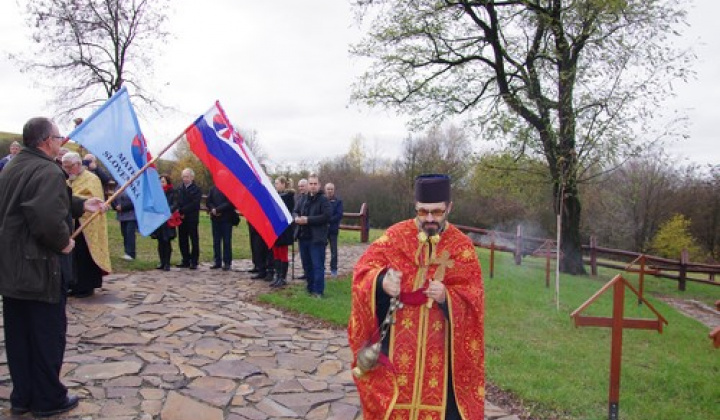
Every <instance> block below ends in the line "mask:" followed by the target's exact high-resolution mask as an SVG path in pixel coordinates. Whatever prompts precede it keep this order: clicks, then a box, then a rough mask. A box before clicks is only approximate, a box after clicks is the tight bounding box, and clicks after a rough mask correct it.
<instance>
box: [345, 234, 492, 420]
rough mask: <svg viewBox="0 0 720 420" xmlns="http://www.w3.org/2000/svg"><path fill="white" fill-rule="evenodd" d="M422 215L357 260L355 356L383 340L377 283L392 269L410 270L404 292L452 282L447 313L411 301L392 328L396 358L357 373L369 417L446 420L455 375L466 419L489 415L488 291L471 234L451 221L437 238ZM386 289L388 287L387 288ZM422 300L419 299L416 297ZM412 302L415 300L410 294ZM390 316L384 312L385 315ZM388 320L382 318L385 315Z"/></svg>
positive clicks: (392, 351)
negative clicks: (427, 233)
mask: <svg viewBox="0 0 720 420" xmlns="http://www.w3.org/2000/svg"><path fill="white" fill-rule="evenodd" d="M418 233H419V231H418V228H417V225H416V224H415V221H414V220H407V221H403V222H400V223H398V224H396V225H394V226H392V227H390V228H389V229H388V230H387V232H386V233H385V234H384V235H383V236H382V237H380V238H379V239H378V240H376V241H375V242H374V243H373V244H372V245H371V246H370V247H369V248H368V250H367V251H366V252H365V254H364V255H363V256H362V257H361V258H360V260H359V261H358V263H357V265H356V266H355V272H354V277H353V286H352V295H353V298H352V312H351V317H350V322H349V326H348V337H349V341H350V347H351V348H352V351H353V354H354V355H355V357H356V355H357V352H358V350H360V349H361V348H362V347H363V346H365V345H367V344H368V343H369V342H372V341H373V340H377V331H378V317H377V314H376V307H377V302H376V288H377V287H381V286H379V285H377V284H378V282H377V279H378V276H379V275H382V274H383V273H384V272H385V270H386V269H387V268H392V269H394V270H397V271H399V272H402V273H403V274H402V279H401V296H400V300H401V301H404V296H409V295H411V294H413V292H415V293H414V294H413V295H414V296H415V297H417V296H418V295H417V293H418V291H420V292H421V291H422V290H424V288H425V287H427V284H428V281H429V279H433V280H438V281H442V282H443V283H444V284H445V287H446V292H447V293H446V302H445V303H446V305H447V317H446V315H445V312H444V311H443V309H442V308H441V307H440V306H439V305H438V304H437V303H435V302H433V304H432V306H430V307H428V305H427V304H426V303H425V302H423V303H421V304H405V305H404V306H403V307H402V308H401V309H399V310H398V311H397V312H396V313H395V323H394V324H393V325H392V327H391V328H390V330H389V333H388V336H389V352H388V353H389V354H388V357H389V361H390V363H387V364H383V363H380V364H378V365H377V366H376V367H375V368H374V369H372V370H370V371H368V372H367V373H366V374H365V375H363V376H362V377H360V378H355V383H356V384H357V387H358V390H359V394H360V400H361V402H362V407H363V418H364V419H365V420H415V419H418V420H442V419H444V418H445V409H446V406H447V404H448V402H447V396H448V392H447V391H448V390H447V386H448V375H452V384H453V389H454V394H455V400H456V402H457V406H458V409H459V412H460V414H461V416H462V418H463V419H473V420H475V419H477V420H482V419H483V416H484V400H485V375H484V372H485V369H484V368H485V366H484V363H485V349H484V339H483V313H484V290H483V283H482V273H481V270H480V264H479V262H478V259H477V254H476V253H475V247H474V246H473V244H472V242H471V241H470V239H469V238H468V237H467V236H466V235H465V234H463V233H462V232H460V231H459V230H458V229H457V228H455V227H454V226H452V225H451V224H449V223H448V224H447V227H446V229H445V230H444V231H443V232H442V233H441V234H440V238H439V241H438V242H437V243H433V242H431V241H428V240H426V237H422V238H421V239H420V236H422V235H418ZM381 293H384V292H381ZM414 300H417V299H414ZM408 301H409V300H408ZM381 316H382V314H381ZM381 321H382V320H381Z"/></svg>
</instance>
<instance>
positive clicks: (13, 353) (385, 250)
mask: <svg viewBox="0 0 720 420" xmlns="http://www.w3.org/2000/svg"><path fill="white" fill-rule="evenodd" d="M63 140H64V136H62V135H60V133H59V131H58V127H57V125H56V124H55V123H54V122H53V121H52V120H50V119H48V118H33V119H31V120H29V121H28V122H27V123H26V124H25V126H24V127H23V143H24V147H17V149H13V148H12V147H13V146H15V145H13V146H11V154H10V155H9V156H8V157H6V158H4V159H2V160H0V165H2V166H0V273H3V275H0V295H2V301H3V327H4V338H5V348H6V353H7V364H8V369H9V373H10V377H11V380H12V383H13V389H12V392H11V394H10V402H11V409H10V412H11V414H13V415H24V414H26V413H28V412H31V413H32V414H33V415H34V416H35V417H50V416H54V415H58V414H61V413H64V412H67V411H70V410H72V409H73V408H75V407H77V406H78V401H79V398H78V397H77V396H75V395H70V394H69V393H68V390H67V388H66V387H65V385H64V384H63V383H62V382H61V380H60V372H61V368H62V363H63V358H64V351H65V345H66V333H67V315H66V311H65V305H66V299H67V296H74V297H77V298H83V297H88V296H91V295H92V294H93V293H94V290H95V289H96V288H98V287H101V286H102V278H103V276H104V275H106V274H108V273H110V272H111V269H112V268H111V265H110V255H109V247H108V236H107V220H106V211H107V210H108V206H107V205H106V204H105V203H104V200H103V198H104V196H105V191H106V189H105V188H104V186H103V179H104V175H106V174H104V175H100V174H103V170H102V169H101V168H100V167H98V165H97V163H96V161H95V159H94V156H92V155H86V156H85V158H84V159H81V157H80V155H79V154H78V153H76V152H72V151H68V150H66V149H65V150H63V148H62V147H61V145H62V142H63ZM18 146H19V145H18ZM105 179H106V181H105V182H106V183H107V180H108V179H109V177H108V178H105ZM160 184H161V186H162V188H163V191H164V192H165V198H166V199H167V203H168V206H169V208H170V210H171V212H172V216H171V217H170V218H169V219H168V220H167V221H166V222H164V223H163V224H162V225H161V226H160V227H158V228H157V229H156V230H155V231H154V232H153V233H152V235H151V236H152V238H154V239H155V240H157V251H158V258H159V265H158V267H157V268H158V269H161V270H165V271H169V270H170V269H171V268H170V259H171V256H172V241H173V240H174V239H175V238H176V237H177V238H178V242H179V248H180V253H181V260H180V263H179V264H177V267H178V268H182V269H188V270H196V269H198V264H199V255H200V249H199V243H200V241H199V230H198V226H199V220H200V211H201V209H202V196H203V193H202V191H201V189H200V188H199V187H198V185H197V184H196V183H195V173H194V172H193V170H192V169H190V168H185V169H184V170H183V171H182V174H181V184H180V185H178V186H177V187H174V186H173V183H172V181H171V179H170V177H169V176H167V175H161V176H160ZM275 189H276V191H277V193H278V195H279V196H280V198H281V200H282V203H283V204H284V205H285V207H286V208H287V210H288V212H289V213H291V214H292V225H291V226H290V227H288V228H287V229H286V230H285V231H284V232H283V233H282V234H281V235H280V236H279V237H278V238H277V240H276V241H275V242H274V243H273V244H271V245H268V244H267V243H265V241H264V240H263V238H262V237H261V236H260V234H259V233H258V232H257V230H255V229H254V228H253V226H251V225H248V229H249V233H250V245H251V251H252V261H253V268H252V269H251V270H250V271H251V272H252V273H253V276H252V278H253V279H258V280H261V279H262V280H266V281H268V282H269V285H270V287H273V288H280V287H283V286H285V285H286V284H287V274H288V266H289V246H291V245H293V244H294V243H295V241H297V243H298V248H299V252H300V260H301V264H302V269H303V274H302V275H301V276H300V278H301V279H305V280H306V289H307V292H308V293H309V294H310V295H311V296H313V297H315V298H322V297H323V294H324V290H325V275H326V270H325V259H326V253H327V246H328V244H329V245H330V273H329V274H330V276H333V277H335V276H337V274H338V255H337V250H338V246H337V245H338V244H337V242H338V232H339V225H340V221H341V219H342V216H343V204H342V200H341V199H340V198H339V197H338V196H337V195H336V194H335V191H336V190H335V185H333V184H332V183H327V184H325V186H324V188H323V187H321V183H320V179H319V177H318V175H317V174H310V175H309V176H308V178H307V179H301V180H300V181H299V182H298V191H297V192H296V191H295V190H293V183H292V180H290V179H288V178H286V177H283V176H280V177H278V178H277V179H275ZM109 207H111V208H112V209H114V210H115V211H116V214H117V219H118V221H119V223H120V231H121V233H122V236H123V245H124V255H123V256H122V258H123V259H126V260H134V259H135V258H137V252H136V243H135V237H136V230H137V220H136V218H135V211H134V208H133V202H132V201H131V200H130V199H129V197H128V196H127V195H125V194H120V195H118V196H117V197H116V199H115V200H114V201H113V202H112V204H111V206H109ZM451 209H452V201H451V189H450V179H449V177H447V176H445V175H437V174H431V175H422V176H420V177H418V178H417V179H416V184H415V210H416V213H417V215H416V217H415V218H413V219H409V220H405V221H402V222H399V223H397V224H395V225H393V226H391V227H390V228H388V230H387V231H386V232H385V234H384V235H383V236H382V237H380V238H379V239H378V240H376V241H375V242H374V243H373V244H372V245H370V247H369V248H368V249H367V251H366V252H365V253H364V254H363V256H362V257H361V258H360V260H359V261H358V262H357V264H356V265H355V269H354V273H353V274H354V275H353V284H352V310H351V315H350V320H349V327H348V339H349V344H350V347H351V349H352V352H353V355H354V362H353V366H354V369H353V374H354V380H355V383H356V385H357V388H358V394H359V397H360V400H361V404H362V408H363V415H364V417H365V418H367V419H380V418H389V417H390V416H396V417H398V418H399V417H402V418H421V417H422V418H425V417H427V418H445V419H448V420H451V419H452V420H455V419H461V418H482V413H483V411H484V397H485V380H484V327H483V325H484V288H483V283H482V274H481V269H480V265H479V262H478V259H477V255H476V253H475V249H474V246H473V244H472V242H471V241H470V240H469V238H468V237H467V236H465V235H464V234H463V233H462V232H460V231H459V230H458V229H457V228H455V227H454V226H452V225H450V224H448V223H447V218H448V215H449V214H450V211H451ZM205 210H206V211H207V213H208V215H209V217H210V222H211V225H212V236H213V265H212V266H211V267H210V269H222V270H224V271H229V270H231V267H232V229H233V227H234V226H237V225H238V224H239V222H240V217H239V215H238V212H237V210H236V209H235V208H234V206H233V204H232V203H231V202H230V200H228V198H227V196H226V195H225V194H223V192H222V191H220V190H219V189H218V188H216V187H212V188H210V190H209V191H208V194H207V198H206V201H205ZM73 232H77V233H79V234H73ZM418 337H419V338H418ZM456 372H459V374H455V373H456ZM418 378H422V380H420V379H418ZM426 382H427V383H430V384H432V385H431V386H424V384H425V383H426Z"/></svg>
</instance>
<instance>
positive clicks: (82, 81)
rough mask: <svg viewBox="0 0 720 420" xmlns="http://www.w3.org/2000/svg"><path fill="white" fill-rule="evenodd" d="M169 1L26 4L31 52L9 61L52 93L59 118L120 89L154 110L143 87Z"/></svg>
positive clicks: (67, 0) (164, 34) (161, 34)
mask: <svg viewBox="0 0 720 420" xmlns="http://www.w3.org/2000/svg"><path fill="white" fill-rule="evenodd" d="M168 6H169V1H168V0H152V1H151V0H33V1H30V2H27V6H26V10H27V14H28V20H29V22H28V23H29V24H30V25H31V27H32V28H33V36H32V39H33V41H34V48H32V49H31V50H30V51H26V52H23V53H21V54H19V55H14V56H13V58H15V59H16V60H17V61H18V63H19V64H20V65H21V66H22V68H23V69H24V70H26V71H31V72H34V73H35V74H37V75H38V76H40V80H42V81H43V82H42V83H44V84H46V85H47V87H49V88H51V89H52V90H53V91H54V93H55V107H56V108H57V112H58V113H59V116H60V117H61V118H62V117H65V118H67V117H72V116H73V114H75V113H77V112H78V111H80V110H82V109H85V108H89V107H93V106H94V105H97V104H99V103H103V102H104V101H105V100H107V98H109V97H110V96H112V94H113V93H115V92H117V91H118V90H119V89H120V87H121V86H122V85H123V84H125V85H130V86H132V88H133V89H132V95H133V97H137V98H139V99H140V100H141V101H142V103H143V105H149V106H150V107H152V108H158V107H159V104H158V103H157V101H156V100H155V99H154V98H153V96H152V95H151V94H149V93H148V91H146V90H145V88H144V87H143V84H142V82H144V81H146V79H147V78H148V77H149V76H151V75H152V64H153V58H154V57H155V56H156V54H157V50H156V49H155V46H156V45H158V44H160V43H164V41H165V39H166V38H167V36H168V33H167V32H166V31H165V29H164V27H165V22H166V14H165V13H166V11H167V8H168Z"/></svg>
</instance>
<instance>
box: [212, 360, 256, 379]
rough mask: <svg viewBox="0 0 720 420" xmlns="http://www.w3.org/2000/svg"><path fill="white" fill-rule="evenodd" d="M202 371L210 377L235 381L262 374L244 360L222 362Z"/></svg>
mask: <svg viewBox="0 0 720 420" xmlns="http://www.w3.org/2000/svg"><path fill="white" fill-rule="evenodd" d="M202 370H204V371H205V372H207V373H208V374H209V375H210V376H218V377H221V378H233V379H245V378H247V377H248V376H252V375H257V374H259V373H261V371H260V369H259V368H258V367H257V366H255V365H252V364H250V363H247V362H244V361H242V360H220V361H219V362H217V363H213V364H210V365H207V366H205V367H203V369H202Z"/></svg>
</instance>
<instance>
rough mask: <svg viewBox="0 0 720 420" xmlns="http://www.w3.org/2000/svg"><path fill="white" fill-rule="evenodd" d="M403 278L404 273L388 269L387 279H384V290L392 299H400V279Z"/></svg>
mask: <svg viewBox="0 0 720 420" xmlns="http://www.w3.org/2000/svg"><path fill="white" fill-rule="evenodd" d="M401 278H402V273H401V272H399V271H397V270H393V269H392V268H388V270H387V272H386V273H385V277H384V278H383V284H382V288H383V290H384V291H385V293H387V294H388V295H389V296H391V297H398V296H399V295H400V279H401Z"/></svg>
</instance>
